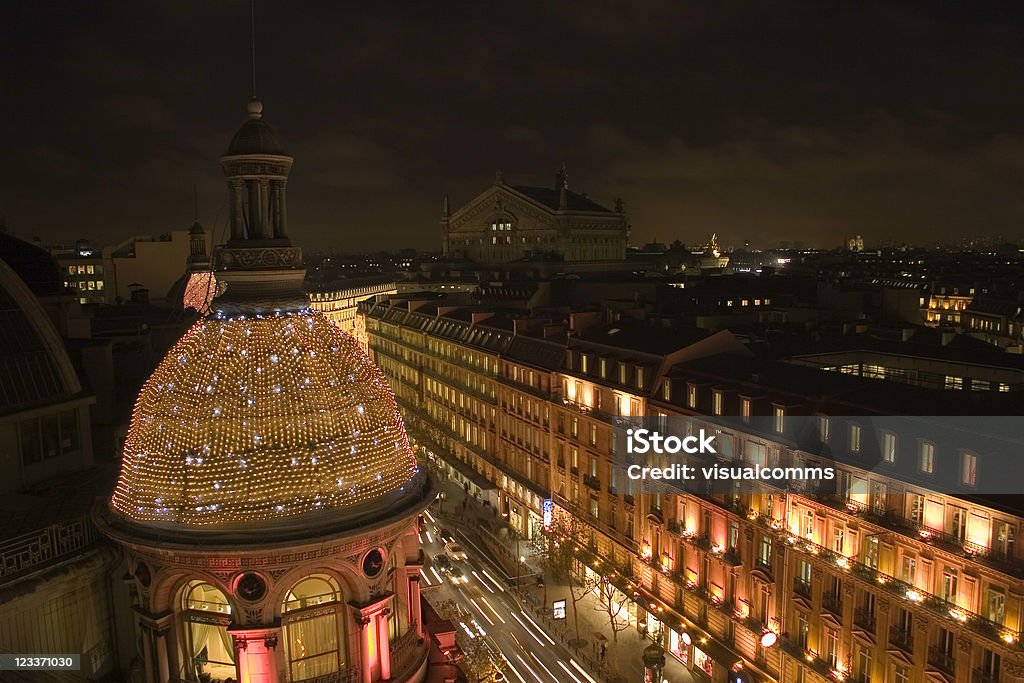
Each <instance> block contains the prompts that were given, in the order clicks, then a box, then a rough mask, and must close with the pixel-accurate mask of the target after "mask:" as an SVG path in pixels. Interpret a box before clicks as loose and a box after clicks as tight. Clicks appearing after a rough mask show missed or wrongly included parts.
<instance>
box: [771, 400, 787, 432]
mask: <svg viewBox="0 0 1024 683" xmlns="http://www.w3.org/2000/svg"><path fill="white" fill-rule="evenodd" d="M773 415H774V417H775V432H776V433H777V434H782V432H784V431H785V429H786V409H785V408H783V407H782V406H775V408H774V410H773Z"/></svg>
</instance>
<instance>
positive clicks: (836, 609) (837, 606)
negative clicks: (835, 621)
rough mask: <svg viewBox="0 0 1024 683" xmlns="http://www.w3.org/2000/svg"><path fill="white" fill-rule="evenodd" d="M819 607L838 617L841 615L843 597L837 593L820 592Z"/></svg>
mask: <svg viewBox="0 0 1024 683" xmlns="http://www.w3.org/2000/svg"><path fill="white" fill-rule="evenodd" d="M821 607H822V609H824V610H828V611H829V612H831V613H832V614H835V615H836V616H838V617H841V616H842V615H843V599H842V597H840V596H838V595H833V594H832V593H822V594H821Z"/></svg>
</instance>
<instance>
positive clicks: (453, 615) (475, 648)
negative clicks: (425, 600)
mask: <svg viewBox="0 0 1024 683" xmlns="http://www.w3.org/2000/svg"><path fill="white" fill-rule="evenodd" d="M431 604H432V605H433V607H434V611H436V612H437V614H438V616H440V617H441V618H442V619H447V620H448V621H451V622H452V623H453V624H457V625H458V626H457V628H456V633H455V642H456V643H457V644H458V646H459V653H460V654H459V657H458V666H459V668H460V669H462V671H463V672H464V673H465V674H466V676H467V678H468V679H469V680H470V681H472V682H473V683H482V682H484V681H492V680H494V676H495V675H496V674H497V673H498V672H500V671H503V670H504V668H505V658H504V657H502V655H501V651H500V650H499V649H498V647H497V645H495V644H494V642H493V641H491V639H490V638H488V637H486V636H479V635H478V636H473V637H470V636H469V635H468V634H467V633H466V629H465V628H463V627H462V624H467V625H468V628H469V630H470V631H473V630H474V629H473V627H472V626H471V625H469V624H470V623H471V622H470V620H472V621H473V622H475V621H476V620H475V618H474V617H473V615H472V614H471V613H469V612H466V611H465V610H463V609H462V607H461V606H460V605H459V604H458V603H457V602H455V601H454V600H441V601H439V602H437V603H431Z"/></svg>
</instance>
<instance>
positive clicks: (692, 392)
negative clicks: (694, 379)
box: [686, 384, 697, 408]
mask: <svg viewBox="0 0 1024 683" xmlns="http://www.w3.org/2000/svg"><path fill="white" fill-rule="evenodd" d="M686 405H687V406H689V407H690V408H696V407H697V385H695V384H691V385H689V386H688V387H687V388H686Z"/></svg>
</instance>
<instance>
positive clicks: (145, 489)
mask: <svg viewBox="0 0 1024 683" xmlns="http://www.w3.org/2000/svg"><path fill="white" fill-rule="evenodd" d="M346 380H347V381H346ZM179 387H186V388H187V390H184V391H183V390H182V389H180V388H179ZM196 387H198V389H197V388H196ZM383 437H386V438H383ZM416 472H417V470H416V464H415V458H414V455H413V452H412V448H411V445H410V443H409V440H408V437H407V436H406V433H405V428H404V425H403V424H402V421H401V417H400V415H399V412H398V408H397V405H396V404H395V399H394V396H393V394H392V393H391V391H390V389H389V388H388V384H387V381H386V379H385V378H384V376H383V374H382V373H381V371H380V370H379V369H378V368H377V367H376V365H374V364H373V362H372V361H371V360H370V359H369V358H367V357H366V355H365V354H364V353H363V352H362V351H361V350H360V349H359V347H358V345H357V344H356V342H355V341H354V340H353V339H352V338H351V337H350V336H348V335H346V334H345V333H344V332H341V331H340V330H339V329H338V328H337V327H335V326H334V324H333V323H331V322H330V321H328V320H327V319H326V318H324V317H323V316H322V314H319V313H317V312H315V311H312V310H311V309H303V310H301V311H299V312H294V313H288V312H280V311H274V312H270V313H268V314H258V315H248V316H245V315H237V316H229V315H225V314H224V313H223V312H217V313H215V314H213V315H210V316H208V317H207V318H205V319H203V320H200V321H199V322H197V323H196V324H195V325H194V326H193V327H192V328H191V329H190V330H189V331H188V332H187V333H186V334H185V336H184V337H182V339H181V340H180V341H179V342H178V344H177V345H175V347H174V349H173V350H172V351H171V352H170V353H169V354H168V355H167V357H166V358H165V359H164V361H163V362H162V363H161V364H160V366H159V367H158V368H157V369H156V371H154V373H153V375H152V377H151V378H150V379H149V380H148V381H147V382H146V385H145V386H144V387H143V390H142V391H141V392H140V395H139V398H138V400H137V402H136V405H135V410H134V412H133V415H132V420H131V425H130V429H129V432H128V436H127V438H126V441H125V447H124V464H123V466H122V471H121V475H120V478H119V480H118V485H117V488H116V489H115V492H114V495H113V499H112V502H113V505H114V507H115V508H116V509H117V510H119V511H120V512H121V513H123V514H125V515H126V516H128V517H131V518H133V519H135V520H138V521H141V522H145V521H160V522H163V523H167V522H173V523H177V524H180V525H185V526H207V525H217V524H227V523H238V522H249V521H256V520H261V519H271V518H275V517H281V516H290V515H298V514H302V513H306V512H311V511H315V510H327V509H337V508H344V507H348V506H352V505H358V504H360V503H363V502H365V501H368V500H371V499H373V498H376V497H379V496H382V495H385V494H387V493H390V492H393V491H399V490H400V489H402V487H404V486H405V485H406V484H408V483H409V481H410V479H411V478H412V477H413V476H414V475H415V474H416Z"/></svg>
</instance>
